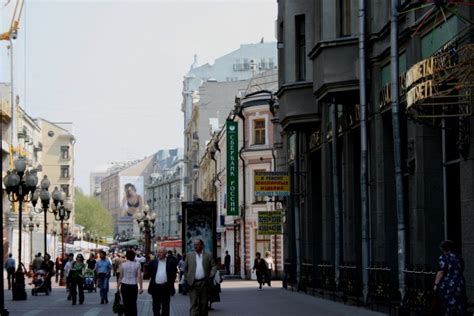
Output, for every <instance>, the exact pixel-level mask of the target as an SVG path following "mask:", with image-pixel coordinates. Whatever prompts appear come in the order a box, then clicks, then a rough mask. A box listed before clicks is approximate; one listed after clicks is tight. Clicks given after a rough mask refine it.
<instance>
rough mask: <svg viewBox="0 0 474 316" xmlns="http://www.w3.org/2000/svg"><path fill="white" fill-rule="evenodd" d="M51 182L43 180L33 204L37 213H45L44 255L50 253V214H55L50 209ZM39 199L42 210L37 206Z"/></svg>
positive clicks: (35, 194) (32, 201)
mask: <svg viewBox="0 0 474 316" xmlns="http://www.w3.org/2000/svg"><path fill="white" fill-rule="evenodd" d="M50 185H51V182H49V180H48V177H47V176H44V177H43V180H41V184H40V188H39V189H37V190H36V191H35V193H34V194H33V198H32V200H31V203H32V204H33V210H34V211H35V212H37V213H41V212H43V213H44V240H43V242H44V253H45V254H46V253H48V243H47V236H48V223H47V222H48V212H50V213H54V211H53V209H51V208H50V207H49V205H50V201H51V194H50V193H49V192H48V189H49V186H50ZM38 199H40V200H41V208H38V209H37V208H36V204H37V203H38Z"/></svg>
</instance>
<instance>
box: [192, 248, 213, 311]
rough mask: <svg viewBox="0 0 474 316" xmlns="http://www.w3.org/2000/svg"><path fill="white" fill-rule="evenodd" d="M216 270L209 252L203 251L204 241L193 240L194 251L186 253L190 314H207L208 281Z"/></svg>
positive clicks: (210, 280)
mask: <svg viewBox="0 0 474 316" xmlns="http://www.w3.org/2000/svg"><path fill="white" fill-rule="evenodd" d="M216 272H217V265H216V263H215V262H214V259H213V258H212V254H211V253H207V252H204V242H203V241H202V240H201V239H196V240H194V252H189V253H188V254H187V255H186V269H185V273H184V277H185V282H186V283H187V284H188V289H189V298H190V301H191V308H190V314H191V316H207V314H208V310H207V302H208V300H209V299H208V297H209V286H210V282H212V279H213V278H214V275H215V274H216Z"/></svg>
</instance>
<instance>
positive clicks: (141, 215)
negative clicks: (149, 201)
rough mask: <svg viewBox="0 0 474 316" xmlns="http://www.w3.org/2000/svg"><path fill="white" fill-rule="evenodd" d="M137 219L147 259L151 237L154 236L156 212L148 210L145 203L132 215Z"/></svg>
mask: <svg viewBox="0 0 474 316" xmlns="http://www.w3.org/2000/svg"><path fill="white" fill-rule="evenodd" d="M133 217H134V219H135V220H136V221H137V224H138V227H139V228H140V233H144V235H145V256H146V258H147V260H148V257H149V255H150V248H151V239H152V238H154V237H155V220H156V214H155V213H153V212H150V208H149V207H148V205H146V204H145V206H144V207H143V211H142V212H137V213H135V215H134V216H133Z"/></svg>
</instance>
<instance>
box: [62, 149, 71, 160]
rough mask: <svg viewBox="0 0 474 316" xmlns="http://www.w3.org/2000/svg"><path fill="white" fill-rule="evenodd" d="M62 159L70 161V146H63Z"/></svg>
mask: <svg viewBox="0 0 474 316" xmlns="http://www.w3.org/2000/svg"><path fill="white" fill-rule="evenodd" d="M61 158H62V159H69V146H61Z"/></svg>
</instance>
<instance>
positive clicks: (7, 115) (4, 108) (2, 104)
mask: <svg viewBox="0 0 474 316" xmlns="http://www.w3.org/2000/svg"><path fill="white" fill-rule="evenodd" d="M0 117H1V119H2V120H4V121H10V120H11V119H12V108H11V106H10V102H8V101H5V100H0Z"/></svg>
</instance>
